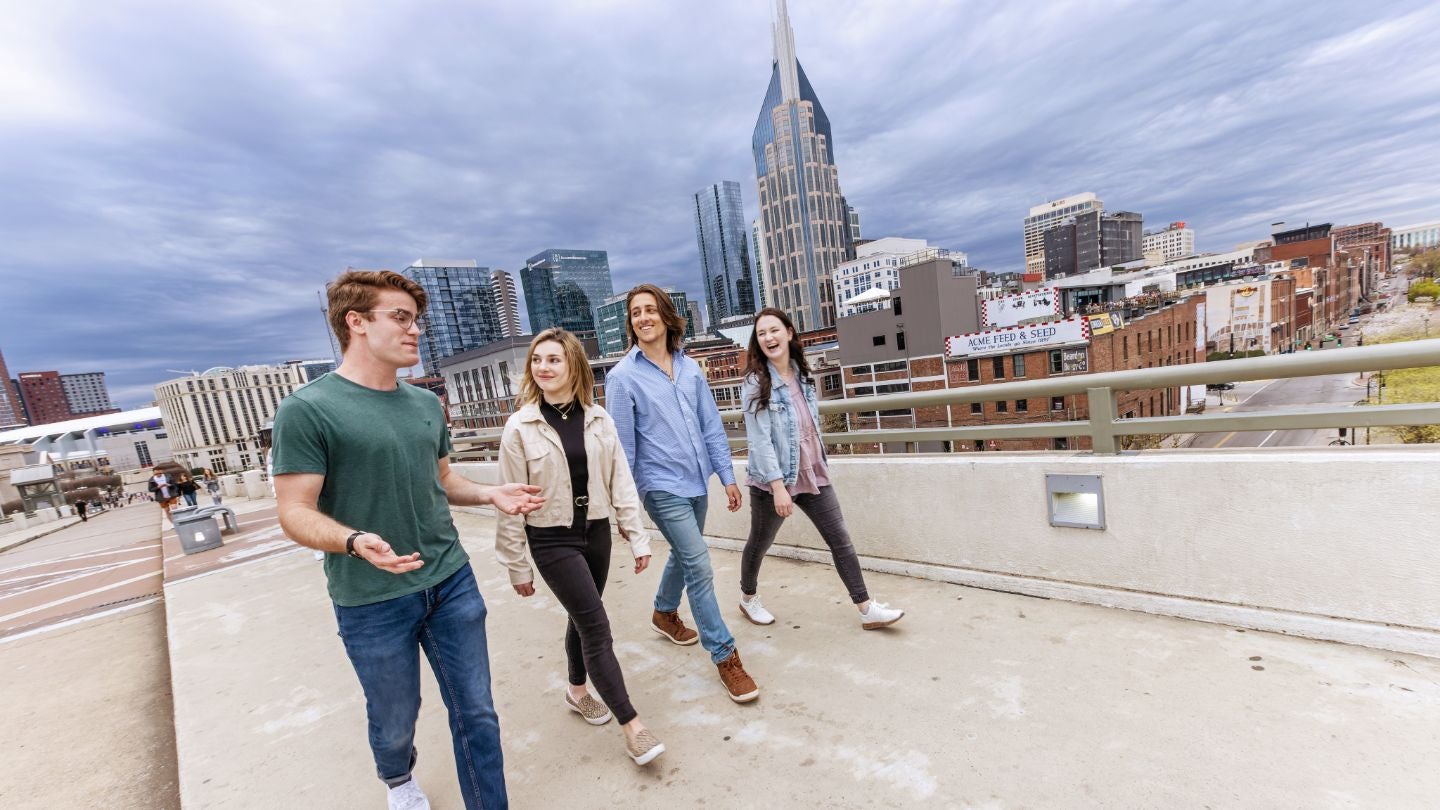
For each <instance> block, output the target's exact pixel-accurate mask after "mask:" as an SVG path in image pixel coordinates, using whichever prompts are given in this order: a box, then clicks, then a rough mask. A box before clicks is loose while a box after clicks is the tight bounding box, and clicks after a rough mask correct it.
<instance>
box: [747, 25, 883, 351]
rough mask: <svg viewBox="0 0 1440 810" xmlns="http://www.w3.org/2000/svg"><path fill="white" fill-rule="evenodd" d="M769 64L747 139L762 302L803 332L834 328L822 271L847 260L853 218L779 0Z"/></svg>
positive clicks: (821, 112) (826, 125)
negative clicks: (759, 237) (761, 254)
mask: <svg viewBox="0 0 1440 810" xmlns="http://www.w3.org/2000/svg"><path fill="white" fill-rule="evenodd" d="M775 11H776V18H775V25H774V39H775V61H774V65H773V68H772V69H771V72H770V87H769V89H768V90H767V91H766V92H765V101H764V103H763V104H762V105H761V107H760V117H759V120H757V121H756V122H755V135H754V138H753V140H752V142H751V147H752V149H753V152H754V159H755V179H756V182H757V185H758V186H759V190H760V220H761V228H762V230H763V234H764V242H765V245H764V250H765V257H766V259H767V262H766V266H765V267H764V268H763V272H764V273H765V287H766V289H767V290H768V291H769V298H770V303H771V304H772V305H773V306H778V307H781V308H783V309H785V310H786V311H787V312H789V313H790V314H791V317H793V318H794V320H795V327H796V329H797V330H798V331H801V332H804V331H809V330H812V329H819V328H821V327H825V326H831V325H833V324H834V323H835V295H834V288H833V285H832V283H831V279H830V274H831V273H832V272H834V270H835V268H836V267H837V266H838V265H839V264H840V263H841V262H844V261H846V260H847V259H851V258H854V251H853V249H852V234H853V232H854V231H856V230H858V229H859V217H858V216H853V217H852V210H851V209H850V207H849V206H848V205H847V204H846V202H845V197H844V195H843V194H842V193H841V192H840V174H839V170H838V169H836V167H835V138H834V136H833V135H831V132H830V119H829V118H828V117H827V116H826V115H825V108H824V107H822V106H821V105H820V99H819V98H818V97H816V95H815V90H814V88H812V87H811V86H810V80H809V79H808V78H806V76H805V70H804V68H802V67H801V66H800V63H799V62H798V61H797V60H796V58H795V34H794V32H793V31H791V29H790V15H789V13H788V12H787V11H786V8H785V0H777V2H776V6H775Z"/></svg>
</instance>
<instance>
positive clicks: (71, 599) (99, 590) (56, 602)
mask: <svg viewBox="0 0 1440 810" xmlns="http://www.w3.org/2000/svg"><path fill="white" fill-rule="evenodd" d="M158 576H162V572H160V571H152V572H151V573H149V574H142V575H140V576H138V577H131V578H130V579H125V580H121V581H120V582H112V583H111V584H109V585H106V586H104V587H102V588H95V589H93V590H89V591H85V592H84V593H77V594H75V595H74V596H67V597H65V598H63V599H56V600H54V601H52V602H46V603H45V604H43V605H36V606H35V607H32V608H26V609H25V610H20V611H16V612H14V613H9V614H6V615H4V616H0V625H3V624H5V623H7V622H9V621H11V620H12V619H19V618H21V617H22V616H29V615H30V614H32V613H38V612H40V611H42V610H48V609H49V608H52V607H55V606H57V605H63V604H65V603H67V602H74V601H77V600H80V599H84V598H86V597H87V596H94V595H95V594H98V593H104V592H106V591H110V590H114V589H116V588H118V587H120V586H121V585H130V584H133V583H136V582H139V581H141V580H145V579H149V578H151V577H158Z"/></svg>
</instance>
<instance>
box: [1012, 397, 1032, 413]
mask: <svg viewBox="0 0 1440 810" xmlns="http://www.w3.org/2000/svg"><path fill="white" fill-rule="evenodd" d="M1029 410H1030V400H1028V399H1017V400H1015V412H1016V413H1027V412H1029Z"/></svg>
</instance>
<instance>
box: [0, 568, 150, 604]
mask: <svg viewBox="0 0 1440 810" xmlns="http://www.w3.org/2000/svg"><path fill="white" fill-rule="evenodd" d="M142 563H148V564H150V565H154V564H155V561H154V560H153V559H144V560H130V561H129V562H123V563H113V564H111V565H105V566H97V567H95V568H88V569H85V570H84V571H82V572H79V573H75V572H57V573H62V574H67V573H68V574H69V576H62V577H60V578H59V579H52V580H50V581H49V582H42V583H40V584H38V585H31V586H28V587H24V588H21V589H20V590H18V591H14V592H11V593H7V594H5V595H4V596H0V600H4V599H10V598H13V597H16V596H24V595H26V594H31V593H34V592H36V591H40V590H44V589H46V588H53V587H55V586H56V585H64V584H65V583H67V582H74V581H75V580H77V579H84V578H85V577H93V576H95V575H96V574H108V573H110V572H111V571H118V570H120V569H121V568H125V567H128V566H131V565H140V564H142Z"/></svg>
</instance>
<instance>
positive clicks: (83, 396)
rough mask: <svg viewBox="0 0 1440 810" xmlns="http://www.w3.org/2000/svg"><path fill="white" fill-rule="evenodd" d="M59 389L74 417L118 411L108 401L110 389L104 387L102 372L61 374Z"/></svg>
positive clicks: (103, 373) (103, 374)
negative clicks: (63, 392) (61, 390)
mask: <svg viewBox="0 0 1440 810" xmlns="http://www.w3.org/2000/svg"><path fill="white" fill-rule="evenodd" d="M60 387H61V388H62V389H64V391H65V401H66V403H67V404H69V406H70V413H72V414H74V415H76V416H88V415H91V414H102V413H116V412H118V411H119V410H120V409H119V408H116V407H115V403H113V402H111V401H110V389H108V388H106V387H105V372H103V371H91V372H86V373H83V374H61V375H60Z"/></svg>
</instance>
